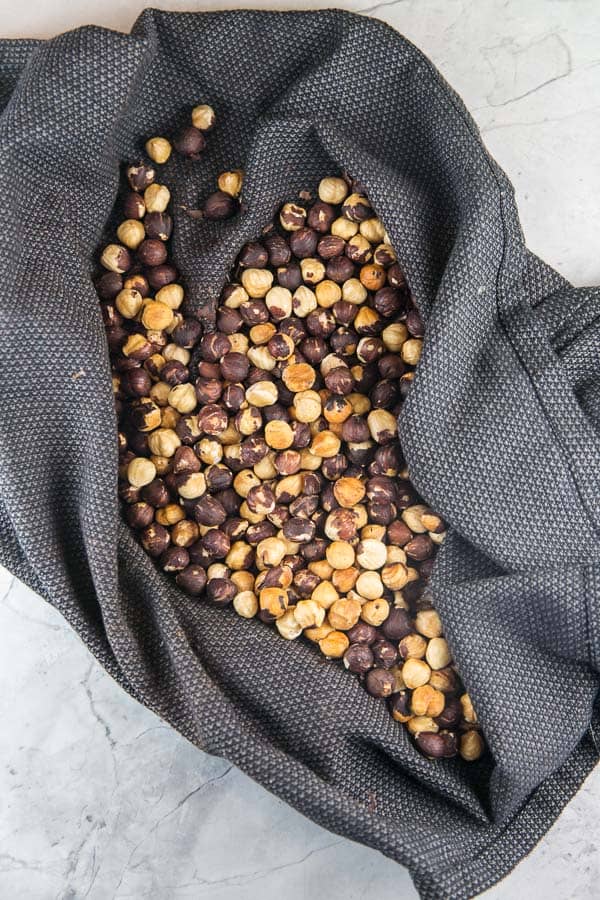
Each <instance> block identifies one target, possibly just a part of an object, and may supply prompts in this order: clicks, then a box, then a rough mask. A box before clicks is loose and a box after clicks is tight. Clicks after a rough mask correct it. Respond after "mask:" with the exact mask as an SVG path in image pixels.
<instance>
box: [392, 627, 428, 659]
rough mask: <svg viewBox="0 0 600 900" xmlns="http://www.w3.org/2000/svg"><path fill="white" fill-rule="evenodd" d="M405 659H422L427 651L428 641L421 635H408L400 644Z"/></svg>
mask: <svg viewBox="0 0 600 900" xmlns="http://www.w3.org/2000/svg"><path fill="white" fill-rule="evenodd" d="M398 649H399V650H400V655H401V656H402V658H403V659H422V658H423V657H424V656H425V653H426V651H427V641H426V640H425V638H423V637H422V636H421V635H420V634H415V633H411V634H407V635H405V636H404V637H403V638H402V639H401V640H400V643H399V644H398Z"/></svg>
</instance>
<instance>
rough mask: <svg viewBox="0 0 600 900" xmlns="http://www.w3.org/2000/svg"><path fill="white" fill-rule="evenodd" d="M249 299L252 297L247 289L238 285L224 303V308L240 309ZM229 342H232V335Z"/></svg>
mask: <svg viewBox="0 0 600 900" xmlns="http://www.w3.org/2000/svg"><path fill="white" fill-rule="evenodd" d="M249 299H250V297H249V295H248V292H247V291H246V290H245V288H244V287H243V286H242V285H241V284H236V285H235V287H234V288H233V290H232V291H231V292H230V293H229V295H228V296H227V299H226V300H224V301H223V306H226V307H227V308H228V309H239V308H240V306H241V305H242V304H243V303H247V302H248V300H249ZM229 340H231V335H229Z"/></svg>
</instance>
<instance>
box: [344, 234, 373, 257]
mask: <svg viewBox="0 0 600 900" xmlns="http://www.w3.org/2000/svg"><path fill="white" fill-rule="evenodd" d="M346 254H347V255H348V256H349V257H350V259H353V260H355V262H361V263H366V262H370V260H371V259H373V248H372V247H371V244H370V243H369V241H368V240H367V238H366V237H365V236H364V235H363V234H355V235H353V236H352V237H351V238H350V240H349V241H348V246H347V247H346Z"/></svg>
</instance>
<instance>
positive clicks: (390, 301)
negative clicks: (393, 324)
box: [373, 287, 406, 319]
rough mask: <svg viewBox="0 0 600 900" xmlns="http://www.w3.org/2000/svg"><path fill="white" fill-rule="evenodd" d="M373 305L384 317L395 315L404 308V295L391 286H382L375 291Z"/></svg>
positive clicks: (403, 310) (388, 317)
mask: <svg viewBox="0 0 600 900" xmlns="http://www.w3.org/2000/svg"><path fill="white" fill-rule="evenodd" d="M373 306H374V307H375V309H376V310H377V312H378V313H379V314H380V315H382V316H383V317H384V318H385V319H390V318H392V316H397V315H399V314H401V313H403V312H405V310H406V298H405V295H404V294H403V293H402V292H401V291H399V290H397V289H396V288H392V287H384V288H381V289H380V290H378V291H376V293H375V296H374V297H373Z"/></svg>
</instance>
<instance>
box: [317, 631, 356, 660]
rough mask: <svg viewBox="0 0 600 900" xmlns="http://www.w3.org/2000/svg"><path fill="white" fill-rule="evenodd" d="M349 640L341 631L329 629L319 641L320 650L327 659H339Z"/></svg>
mask: <svg viewBox="0 0 600 900" xmlns="http://www.w3.org/2000/svg"><path fill="white" fill-rule="evenodd" d="M349 644H350V641H349V640H348V638H347V636H346V635H345V634H344V632H343V631H331V632H330V633H329V634H328V635H327V636H326V637H324V638H321V640H320V641H319V648H320V650H321V652H322V653H323V654H324V655H325V656H326V657H328V658H329V659H339V658H340V657H342V656H343V655H344V653H345V652H346V650H347V649H348V646H349Z"/></svg>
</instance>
